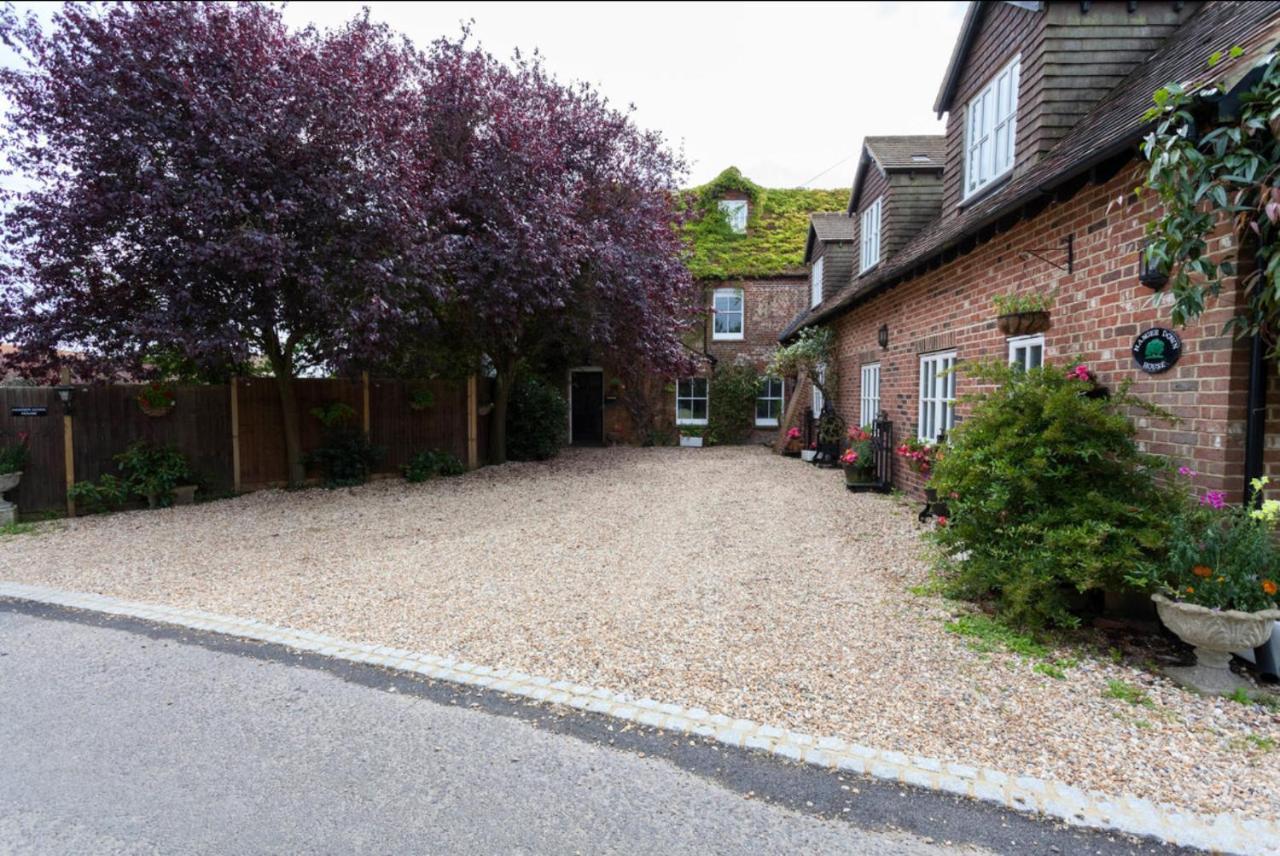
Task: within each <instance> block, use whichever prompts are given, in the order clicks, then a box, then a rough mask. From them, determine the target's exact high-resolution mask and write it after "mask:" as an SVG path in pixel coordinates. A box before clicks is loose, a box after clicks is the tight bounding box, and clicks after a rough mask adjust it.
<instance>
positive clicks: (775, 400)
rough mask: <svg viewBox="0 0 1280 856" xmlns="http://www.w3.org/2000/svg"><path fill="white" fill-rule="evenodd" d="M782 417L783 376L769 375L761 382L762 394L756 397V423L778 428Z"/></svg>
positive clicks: (765, 426)
mask: <svg viewBox="0 0 1280 856" xmlns="http://www.w3.org/2000/svg"><path fill="white" fill-rule="evenodd" d="M781 418H782V378H780V377H767V378H765V379H764V380H762V381H761V382H760V394H759V395H758V396H757V397H756V425H757V426H759V427H761V428H777V427H778V420H779V419H781Z"/></svg>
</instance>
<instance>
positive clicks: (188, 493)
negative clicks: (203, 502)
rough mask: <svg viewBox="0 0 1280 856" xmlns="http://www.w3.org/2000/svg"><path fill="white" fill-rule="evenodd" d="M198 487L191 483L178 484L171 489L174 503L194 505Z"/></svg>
mask: <svg viewBox="0 0 1280 856" xmlns="http://www.w3.org/2000/svg"><path fill="white" fill-rule="evenodd" d="M198 489H199V488H198V487H197V486H196V485H193V484H180V485H178V486H177V487H175V488H174V489H173V504H174V505H195V504H196V491H197V490H198Z"/></svg>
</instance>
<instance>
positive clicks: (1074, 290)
mask: <svg viewBox="0 0 1280 856" xmlns="http://www.w3.org/2000/svg"><path fill="white" fill-rule="evenodd" d="M1278 38H1280V4H1277V3H1240V2H1224V0H1216V2H1208V3H1204V4H1199V3H1168V2H1149V3H1148V2H1136V3H1135V2H1092V3H1081V2H1070V3H1068V2H1061V3H1058V2H1050V3H1012V2H975V3H973V4H971V6H970V8H969V11H968V14H967V16H966V18H965V21H964V24H963V26H962V30H961V34H960V37H959V40H958V42H957V44H956V47H955V50H954V53H953V56H952V58H951V62H950V65H949V67H948V69H947V72H946V75H945V78H944V80H943V83H942V87H941V90H940V92H939V94H938V98H937V101H936V103H935V104H934V109H935V111H936V112H937V113H938V115H939V117H942V116H943V115H945V116H946V132H945V135H944V137H943V138H942V139H941V141H940V142H938V143H937V145H938V147H937V148H936V149H934V151H935V152H937V154H939V155H940V157H941V159H942V164H941V170H940V171H939V172H936V173H929V172H926V171H923V170H922V171H921V172H920V174H919V175H918V176H917V177H916V178H915V179H913V181H914V183H913V184H908V185H907V186H908V187H912V188H913V195H912V196H911V197H910V202H908V203H906V206H909V208H910V210H904V207H905V206H904V202H903V200H902V198H900V197H899V195H898V194H899V192H900V191H899V188H900V187H901V186H902V184H901V179H900V180H899V182H900V183H899V184H898V185H895V184H894V183H893V180H892V178H893V173H892V171H889V170H886V169H879V170H876V169H872V166H876V165H878V166H881V167H883V166H884V163H883V161H884V160H886V159H887V158H886V157H885V156H884V155H883V154H882V153H881V151H882V150H885V149H887V148H888V147H889V144H888V143H885V142H881V141H885V140H892V141H904V140H910V139H913V138H893V137H890V138H881V137H872V138H869V139H868V141H867V143H866V144H865V145H864V149H863V157H862V160H861V161H860V165H859V168H858V178H857V179H855V186H854V189H853V193H852V196H851V199H850V204H849V211H850V213H851V214H852V215H853V221H854V227H855V241H856V244H857V246H858V249H859V264H858V265H857V266H856V267H855V269H854V271H853V273H852V274H851V277H850V280H849V282H848V283H847V284H845V285H844V287H842V288H840V289H839V290H838V291H837V292H836V293H835V294H833V295H830V296H826V297H824V299H823V300H822V302H821V303H820V304H819V305H818V306H816V307H814V308H813V309H811V310H810V311H809V312H807V313H806V314H805V315H804V316H803V317H801V318H799V319H797V320H796V321H795V322H794V323H793V324H792V325H790V326H789V327H788V329H787V330H786V331H784V333H783V336H782V337H781V338H782V339H783V340H784V341H785V340H787V339H789V338H790V337H791V336H793V335H794V334H795V333H796V332H798V331H799V330H800V329H802V328H804V327H806V326H810V325H829V326H830V327H831V328H832V329H833V330H834V331H835V333H836V337H837V343H838V347H837V350H838V353H837V361H838V367H837V368H838V393H837V396H836V398H837V401H836V402H834V405H835V407H836V409H837V411H838V412H839V413H840V414H841V415H842V416H843V417H844V418H845V420H846V421H847V422H848V423H849V424H864V423H866V422H868V421H870V420H871V418H872V417H873V416H874V414H875V413H877V412H879V411H883V412H884V413H885V414H886V415H887V416H888V418H889V419H890V420H892V422H893V430H894V437H895V440H896V441H900V440H901V439H902V438H904V437H905V436H916V437H919V438H921V439H924V440H936V439H937V438H938V436H939V435H940V434H942V433H943V432H945V431H946V430H947V429H948V428H950V427H951V426H953V425H954V424H956V423H957V422H958V421H960V420H961V419H963V416H964V413H963V408H962V407H957V406H956V403H955V398H956V397H957V396H958V395H963V394H964V393H965V392H967V391H969V390H970V388H971V387H970V385H971V384H972V381H970V380H969V379H967V378H966V377H965V376H964V375H963V374H959V373H951V374H949V373H946V370H947V369H948V368H950V367H952V366H954V365H956V364H957V363H959V362H964V361H970V360H982V359H990V358H1000V359H1008V360H1010V361H1012V362H1017V363H1020V364H1022V365H1024V366H1028V367H1030V366H1036V365H1039V364H1041V362H1043V361H1050V360H1053V361H1056V362H1060V363H1061V362H1066V361H1068V360H1071V359H1074V358H1076V357H1079V358H1081V359H1083V360H1084V361H1085V362H1086V363H1087V364H1088V366H1089V367H1090V368H1091V369H1093V370H1094V371H1095V372H1096V373H1097V374H1098V376H1099V379H1100V382H1101V383H1103V384H1107V385H1114V384H1118V383H1120V382H1122V381H1125V380H1131V381H1133V383H1134V386H1133V391H1134V392H1135V393H1136V394H1138V395H1141V396H1143V397H1145V398H1147V399H1148V400H1150V401H1153V402H1154V403H1156V404H1159V405H1161V406H1163V407H1165V408H1166V409H1168V410H1170V411H1172V412H1173V413H1174V414H1175V415H1176V416H1177V417H1179V422H1178V423H1176V424H1172V425H1171V424H1166V423H1162V422H1153V421H1150V420H1145V419H1143V420H1139V423H1138V426H1139V439H1140V442H1141V443H1142V445H1143V446H1144V447H1145V448H1146V449H1148V450H1149V451H1152V452H1155V453H1158V454H1163V455H1166V456H1169V457H1171V458H1173V459H1176V460H1178V461H1185V462H1188V463H1190V464H1192V465H1194V466H1195V468H1196V469H1197V470H1199V471H1200V472H1201V473H1202V474H1204V476H1205V477H1206V478H1207V479H1208V480H1209V482H1210V484H1209V486H1210V487H1216V488H1220V489H1223V490H1226V491H1228V493H1229V494H1230V495H1231V496H1233V497H1235V498H1236V499H1239V498H1240V497H1241V495H1242V493H1243V489H1244V484H1245V480H1246V472H1247V471H1248V472H1252V473H1257V472H1260V468H1261V467H1262V466H1263V465H1262V463H1261V461H1260V458H1261V449H1262V443H1263V441H1264V438H1265V435H1266V431H1265V426H1264V425H1261V424H1260V423H1259V422H1258V420H1253V422H1252V425H1250V420H1249V419H1248V418H1247V416H1248V408H1247V403H1248V402H1249V401H1250V400H1251V399H1250V386H1251V384H1250V372H1251V368H1253V367H1254V366H1255V365H1257V364H1256V363H1254V362H1253V360H1254V357H1253V356H1252V354H1253V350H1254V349H1253V348H1252V347H1251V344H1250V343H1249V342H1244V341H1237V340H1234V339H1232V338H1231V337H1230V336H1229V335H1224V334H1223V332H1222V329H1223V323H1224V321H1225V320H1226V319H1227V318H1229V317H1230V316H1231V315H1232V314H1233V306H1234V305H1235V301H1236V300H1237V298H1238V295H1237V294H1235V293H1234V291H1233V290H1232V289H1230V288H1227V289H1224V293H1223V295H1222V297H1221V299H1220V300H1219V301H1218V302H1217V303H1216V304H1214V305H1212V306H1211V307H1210V309H1209V311H1208V312H1206V313H1205V314H1204V316H1203V317H1202V318H1201V319H1200V320H1199V321H1198V322H1197V323H1196V324H1194V325H1192V326H1189V327H1187V328H1185V329H1180V330H1178V331H1176V332H1177V335H1178V337H1180V339H1181V348H1182V350H1181V359H1180V360H1178V361H1177V362H1176V364H1174V365H1172V366H1171V367H1169V368H1168V369H1167V370H1165V371H1161V372H1159V373H1148V372H1147V371H1145V370H1144V369H1143V368H1142V367H1141V366H1139V364H1138V362H1137V361H1136V360H1135V359H1134V357H1133V355H1132V353H1133V349H1134V346H1135V340H1136V339H1137V338H1138V337H1139V336H1140V335H1141V334H1143V333H1144V331H1148V330H1152V329H1156V328H1166V327H1169V326H1170V325H1169V321H1168V311H1167V309H1165V308H1162V307H1160V306H1157V305H1156V303H1155V300H1156V296H1155V295H1154V294H1153V292H1152V290H1151V289H1149V288H1147V287H1144V286H1143V285H1142V284H1140V282H1139V258H1140V253H1141V250H1142V247H1143V243H1144V234H1145V233H1144V227H1145V225H1146V224H1147V223H1148V222H1149V221H1151V220H1152V219H1154V216H1155V208H1154V200H1152V199H1151V198H1150V197H1149V196H1148V195H1143V196H1139V195H1136V194H1135V193H1134V192H1133V189H1134V188H1135V187H1136V186H1138V184H1140V182H1141V175H1142V169H1141V166H1142V165H1141V157H1140V152H1139V149H1138V146H1139V143H1140V141H1141V138H1142V135H1143V134H1144V132H1145V130H1146V128H1145V126H1144V124H1143V122H1142V120H1141V117H1142V114H1143V113H1144V111H1145V110H1146V109H1147V108H1148V107H1149V106H1150V104H1151V96H1152V93H1153V92H1154V91H1155V90H1156V89H1157V88H1158V87H1160V86H1162V85H1164V84H1166V83H1169V82H1174V81H1178V82H1187V81H1192V80H1196V79H1198V78H1200V77H1201V76H1202V75H1203V73H1204V71H1205V69H1206V60H1207V58H1208V56H1209V55H1210V54H1211V53H1212V52H1213V51H1215V50H1222V51H1223V52H1224V54H1225V53H1226V51H1227V50H1228V49H1229V48H1231V47H1232V46H1233V45H1239V46H1241V47H1243V48H1244V49H1245V53H1244V55H1243V56H1241V57H1240V58H1239V59H1238V60H1236V61H1231V60H1226V61H1224V62H1223V63H1221V64H1220V65H1219V66H1217V67H1216V68H1215V69H1214V75H1215V77H1216V78H1218V79H1220V80H1225V81H1226V82H1227V83H1228V84H1234V83H1235V82H1238V81H1239V79H1240V78H1241V77H1242V76H1243V75H1244V74H1245V73H1246V72H1247V71H1248V70H1249V69H1250V68H1251V67H1252V66H1253V65H1255V64H1256V63H1257V62H1258V60H1259V58H1260V57H1261V56H1262V55H1263V54H1265V53H1266V52H1267V51H1268V50H1270V49H1271V48H1272V47H1273V46H1274V45H1275V43H1276V40H1277V39H1278ZM925 139H931V138H925ZM935 142H936V141H935ZM893 146H894V149H893V150H894V151H895V152H896V153H897V155H896V156H895V158H896V162H898V163H901V162H902V158H901V155H902V153H904V152H907V151H909V150H910V149H911V148H913V144H906V148H902V146H901V145H900V144H899V143H898V142H895V143H894V144H893ZM921 146H922V147H923V144H921ZM921 153H922V154H924V152H923V151H922V152H921ZM926 188H927V192H920V191H923V190H925V189H926ZM931 205H932V206H936V207H934V208H933V214H932V216H931V217H926V216H925V210H926V209H927V208H928V207H929V206H931ZM1214 252H1215V253H1216V254H1220V255H1222V256H1224V257H1226V256H1231V257H1237V256H1241V255H1245V254H1241V253H1239V252H1238V248H1237V247H1236V246H1235V245H1234V242H1233V240H1232V238H1231V237H1230V236H1229V235H1221V236H1219V237H1218V238H1217V239H1216V241H1215V244H1214ZM1244 260H1245V261H1247V259H1244ZM1033 292H1040V293H1053V294H1054V295H1055V299H1054V305H1053V308H1052V310H1051V322H1052V326H1051V328H1050V329H1049V330H1047V331H1045V332H1044V333H1041V334H1036V335H1032V336H1026V337H1014V338H1010V337H1006V336H1005V335H1004V334H1002V333H1001V332H1000V331H999V330H998V329H997V327H996V323H995V316H996V313H995V310H994V308H993V305H992V298H993V296H995V295H997V294H1007V293H1033ZM1259 353H1261V351H1260V350H1259ZM1151 367H1153V368H1155V367H1156V366H1151ZM1258 371H1261V369H1260V368H1259V369H1258ZM1266 371H1269V372H1270V377H1271V378H1272V379H1273V380H1272V383H1273V384H1274V378H1275V376H1276V371H1275V367H1274V366H1270V367H1268V368H1267V369H1266ZM1259 389H1260V385H1259V384H1257V383H1255V384H1253V391H1254V394H1255V398H1254V399H1252V400H1253V401H1254V402H1255V404H1256V403H1257V401H1258V398H1257V397H1256V395H1257V393H1258V391H1259ZM1273 401H1274V396H1273ZM1269 415H1270V419H1271V421H1274V420H1275V418H1276V417H1277V416H1280V413H1278V412H1276V411H1275V410H1273V411H1271V413H1270V414H1269ZM1246 447H1247V448H1246ZM1266 456H1267V461H1266V465H1267V466H1268V467H1269V468H1270V469H1271V470H1273V471H1274V470H1275V469H1276V467H1275V464H1276V463H1277V461H1280V446H1278V445H1277V444H1276V443H1275V442H1274V441H1272V442H1270V443H1269V444H1268V445H1267V452H1266ZM1247 460H1248V463H1247ZM894 480H895V483H896V484H897V485H898V486H900V487H903V488H906V489H908V490H912V491H916V490H919V489H920V488H921V487H922V481H921V479H920V477H919V476H917V475H915V474H914V473H912V472H911V471H909V470H908V469H907V468H906V467H904V466H901V465H897V466H895V471H894Z"/></svg>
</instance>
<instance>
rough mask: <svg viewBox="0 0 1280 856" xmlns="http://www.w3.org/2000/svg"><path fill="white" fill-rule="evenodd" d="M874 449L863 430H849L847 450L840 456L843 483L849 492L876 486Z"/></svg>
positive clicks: (868, 435)
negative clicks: (842, 468)
mask: <svg viewBox="0 0 1280 856" xmlns="http://www.w3.org/2000/svg"><path fill="white" fill-rule="evenodd" d="M875 462H876V461H875V447H874V445H873V444H872V441H871V433H870V432H869V431H867V430H866V429H864V428H858V427H856V426H855V427H853V428H850V429H849V448H847V449H845V451H844V454H842V455H841V456H840V464H841V466H843V467H844V483H845V487H847V488H848V489H849V490H870V489H871V488H873V487H875V486H876V480H875Z"/></svg>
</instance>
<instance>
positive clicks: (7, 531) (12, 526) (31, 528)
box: [0, 523, 36, 538]
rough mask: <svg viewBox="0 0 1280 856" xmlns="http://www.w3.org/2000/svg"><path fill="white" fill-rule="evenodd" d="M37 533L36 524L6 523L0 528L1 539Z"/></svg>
mask: <svg viewBox="0 0 1280 856" xmlns="http://www.w3.org/2000/svg"><path fill="white" fill-rule="evenodd" d="M35 531H36V525H35V524H34V523H6V524H5V525H4V526H0V538H8V537H9V536H10V535H30V534H31V533H32V532H35Z"/></svg>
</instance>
